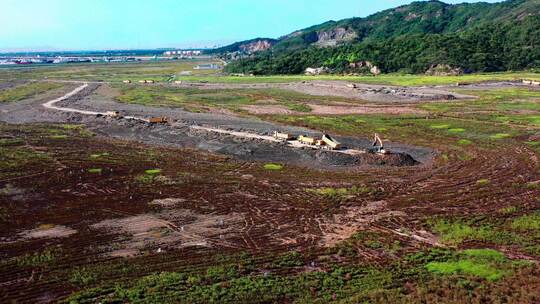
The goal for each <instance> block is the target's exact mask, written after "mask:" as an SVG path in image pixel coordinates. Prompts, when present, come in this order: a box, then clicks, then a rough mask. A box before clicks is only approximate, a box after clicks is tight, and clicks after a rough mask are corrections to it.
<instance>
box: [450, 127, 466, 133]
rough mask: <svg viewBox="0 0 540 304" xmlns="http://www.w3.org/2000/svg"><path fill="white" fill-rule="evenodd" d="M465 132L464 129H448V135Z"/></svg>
mask: <svg viewBox="0 0 540 304" xmlns="http://www.w3.org/2000/svg"><path fill="white" fill-rule="evenodd" d="M463 132H465V129H463V128H451V129H448V133H463Z"/></svg>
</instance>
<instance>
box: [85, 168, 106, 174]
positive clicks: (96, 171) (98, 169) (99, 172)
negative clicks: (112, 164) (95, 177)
mask: <svg viewBox="0 0 540 304" xmlns="http://www.w3.org/2000/svg"><path fill="white" fill-rule="evenodd" d="M101 172H103V169H101V168H91V169H88V173H94V174H101Z"/></svg>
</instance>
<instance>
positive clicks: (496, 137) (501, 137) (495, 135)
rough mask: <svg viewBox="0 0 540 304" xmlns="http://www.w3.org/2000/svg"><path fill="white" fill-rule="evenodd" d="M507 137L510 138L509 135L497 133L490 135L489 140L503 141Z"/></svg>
mask: <svg viewBox="0 0 540 304" xmlns="http://www.w3.org/2000/svg"><path fill="white" fill-rule="evenodd" d="M509 137H511V135H510V134H508V133H497V134H494V135H491V136H490V137H489V138H491V139H505V138H509Z"/></svg>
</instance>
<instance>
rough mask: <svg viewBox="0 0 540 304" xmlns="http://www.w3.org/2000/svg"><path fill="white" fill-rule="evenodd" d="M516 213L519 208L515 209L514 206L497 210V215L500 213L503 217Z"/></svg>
mask: <svg viewBox="0 0 540 304" xmlns="http://www.w3.org/2000/svg"><path fill="white" fill-rule="evenodd" d="M518 211H519V208H518V207H516V206H508V207H504V208H501V209H499V213H502V214H505V215H508V214H513V213H516V212H518Z"/></svg>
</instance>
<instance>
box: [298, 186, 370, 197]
mask: <svg viewBox="0 0 540 304" xmlns="http://www.w3.org/2000/svg"><path fill="white" fill-rule="evenodd" d="M306 191H307V192H310V193H314V194H318V195H322V196H325V197H329V198H344V197H347V196H352V195H356V194H365V193H370V192H371V189H370V188H368V187H366V186H353V187H350V188H332V187H324V188H316V189H306Z"/></svg>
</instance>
